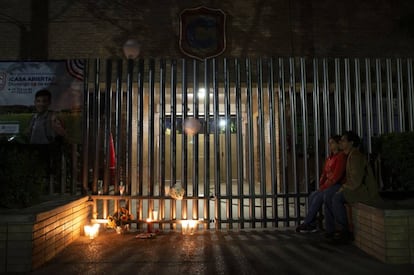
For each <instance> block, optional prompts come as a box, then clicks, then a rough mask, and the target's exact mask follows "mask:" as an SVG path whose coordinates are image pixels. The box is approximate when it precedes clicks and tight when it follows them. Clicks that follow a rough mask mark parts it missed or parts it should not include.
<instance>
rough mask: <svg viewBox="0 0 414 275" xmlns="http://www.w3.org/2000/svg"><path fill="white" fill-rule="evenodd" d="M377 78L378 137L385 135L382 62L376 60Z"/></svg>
mask: <svg viewBox="0 0 414 275" xmlns="http://www.w3.org/2000/svg"><path fill="white" fill-rule="evenodd" d="M375 76H376V77H375V78H376V86H377V89H376V96H377V100H376V109H377V127H378V135H382V134H383V133H384V120H383V117H384V110H383V107H382V80H381V60H380V59H378V58H377V59H375Z"/></svg>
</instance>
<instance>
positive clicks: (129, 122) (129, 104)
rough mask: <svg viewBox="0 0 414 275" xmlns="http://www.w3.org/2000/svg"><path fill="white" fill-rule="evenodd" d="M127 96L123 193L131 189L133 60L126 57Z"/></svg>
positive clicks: (127, 192) (128, 192)
mask: <svg viewBox="0 0 414 275" xmlns="http://www.w3.org/2000/svg"><path fill="white" fill-rule="evenodd" d="M127 73H128V74H127V98H126V107H127V108H126V114H127V116H126V118H127V120H126V126H127V128H126V129H127V130H126V133H125V134H126V140H127V143H126V152H125V158H126V161H127V164H126V165H125V181H126V183H125V188H126V190H125V193H126V194H130V190H131V186H132V183H131V160H132V158H131V153H132V81H133V73H134V60H132V59H128V72H127Z"/></svg>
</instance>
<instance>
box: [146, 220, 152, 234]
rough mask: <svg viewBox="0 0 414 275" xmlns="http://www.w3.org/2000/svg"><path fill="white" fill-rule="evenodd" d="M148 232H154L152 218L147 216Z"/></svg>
mask: <svg viewBox="0 0 414 275" xmlns="http://www.w3.org/2000/svg"><path fill="white" fill-rule="evenodd" d="M147 232H148V233H151V232H152V220H151V218H147Z"/></svg>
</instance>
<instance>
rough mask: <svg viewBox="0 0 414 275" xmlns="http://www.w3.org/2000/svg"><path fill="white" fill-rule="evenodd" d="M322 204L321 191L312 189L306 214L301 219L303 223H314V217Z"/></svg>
mask: <svg viewBox="0 0 414 275" xmlns="http://www.w3.org/2000/svg"><path fill="white" fill-rule="evenodd" d="M322 204H323V192H320V191H314V192H312V193H311V194H310V196H309V208H308V214H307V215H306V217H305V220H304V221H303V223H304V224H311V225H314V222H315V217H316V215H317V214H318V211H319V210H320V209H321V207H322Z"/></svg>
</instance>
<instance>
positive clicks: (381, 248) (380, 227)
mask: <svg viewBox="0 0 414 275" xmlns="http://www.w3.org/2000/svg"><path fill="white" fill-rule="evenodd" d="M352 220H353V230H354V237H355V241H354V244H355V245H356V246H357V247H359V248H360V249H362V250H363V251H365V252H366V253H368V254H369V255H371V256H374V257H376V258H377V259H379V260H381V261H383V262H385V263H393V264H403V263H411V264H413V263H414V200H412V199H411V200H404V201H398V202H397V201H386V202H384V203H381V204H380V205H376V206H369V205H366V204H362V203H357V204H354V205H353V206H352Z"/></svg>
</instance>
